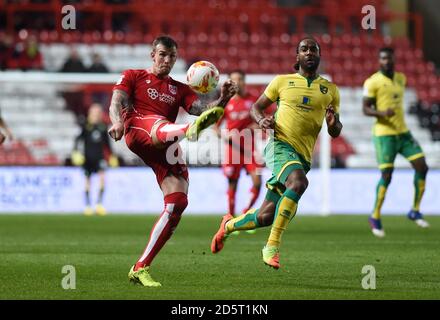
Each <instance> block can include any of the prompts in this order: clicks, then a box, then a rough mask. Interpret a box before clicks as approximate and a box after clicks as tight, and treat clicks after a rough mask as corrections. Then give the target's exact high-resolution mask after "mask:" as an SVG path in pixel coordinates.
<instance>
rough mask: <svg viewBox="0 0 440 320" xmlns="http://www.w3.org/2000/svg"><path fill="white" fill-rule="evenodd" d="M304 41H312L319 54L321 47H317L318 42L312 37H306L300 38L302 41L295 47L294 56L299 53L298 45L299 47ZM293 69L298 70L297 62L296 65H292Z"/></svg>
mask: <svg viewBox="0 0 440 320" xmlns="http://www.w3.org/2000/svg"><path fill="white" fill-rule="evenodd" d="M304 40H312V41H314V42H315V43H316V45H317V46H318V50H319V52H321V46H320V45H319V42H318V41H317V40H316V39H315V38H313V37H312V36H308V37H304V38H302V39H301V40H300V41H299V42H298V44H297V45H296V54H298V53H299V45H300V44H301V42H303V41H304ZM293 68H294V69H295V70H299V62H296V63H295V64H294V65H293Z"/></svg>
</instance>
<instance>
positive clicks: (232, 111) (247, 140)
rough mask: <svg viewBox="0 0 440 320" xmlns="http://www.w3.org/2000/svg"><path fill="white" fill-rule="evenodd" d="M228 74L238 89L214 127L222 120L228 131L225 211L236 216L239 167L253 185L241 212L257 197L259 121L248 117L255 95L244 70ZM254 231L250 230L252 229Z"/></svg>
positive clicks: (259, 180) (223, 167) (258, 184)
mask: <svg viewBox="0 0 440 320" xmlns="http://www.w3.org/2000/svg"><path fill="white" fill-rule="evenodd" d="M229 78H230V79H231V80H232V81H234V82H235V83H236V84H237V86H238V92H237V94H236V95H235V96H233V97H232V98H231V100H229V103H228V104H227V105H226V107H225V114H224V116H223V118H222V119H221V120H220V122H219V123H218V124H217V126H216V127H215V128H216V130H217V133H218V134H219V135H220V136H221V134H220V129H219V126H220V124H221V123H222V122H223V121H225V122H226V129H227V131H228V134H227V135H226V136H224V137H223V138H224V140H225V158H224V160H223V163H222V169H223V174H224V175H225V176H226V178H227V179H228V191H227V196H228V214H230V215H232V216H235V194H236V192H237V185H238V179H239V178H240V173H241V169H243V168H244V169H245V170H246V172H247V174H249V175H250V176H251V179H252V188H251V190H250V200H249V202H248V204H247V206H246V207H245V208H244V210H243V211H242V213H246V212H247V211H248V210H249V209H250V208H252V206H253V205H254V203H255V201H257V198H258V195H259V193H260V188H261V174H260V173H259V170H260V169H261V163H262V160H260V161H257V159H256V157H258V155H257V154H256V150H255V145H254V129H256V128H258V125H257V124H256V123H255V122H254V120H253V119H252V118H251V114H250V111H251V108H252V105H253V104H254V103H255V101H256V98H255V97H253V96H251V95H250V94H248V93H247V92H246V82H245V74H244V72H243V71H241V70H236V71H233V72H231V73H230V74H229ZM252 231H253V230H252Z"/></svg>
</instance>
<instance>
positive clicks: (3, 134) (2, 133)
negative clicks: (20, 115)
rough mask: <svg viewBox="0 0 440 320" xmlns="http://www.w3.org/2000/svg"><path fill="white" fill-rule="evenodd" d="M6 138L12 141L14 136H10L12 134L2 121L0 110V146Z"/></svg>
mask: <svg viewBox="0 0 440 320" xmlns="http://www.w3.org/2000/svg"><path fill="white" fill-rule="evenodd" d="M6 138H8V139H9V140H13V139H14V136H13V135H12V132H11V130H10V129H9V127H8V125H7V124H6V122H5V121H4V120H3V118H2V115H1V110H0V144H2V143H3V142H4V141H5V140H6Z"/></svg>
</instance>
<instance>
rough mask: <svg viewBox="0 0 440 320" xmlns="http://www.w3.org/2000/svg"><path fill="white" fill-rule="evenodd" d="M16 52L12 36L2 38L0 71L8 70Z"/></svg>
mask: <svg viewBox="0 0 440 320" xmlns="http://www.w3.org/2000/svg"><path fill="white" fill-rule="evenodd" d="M13 51H14V46H13V40H12V37H11V36H8V35H5V36H4V37H0V70H5V69H7V68H8V63H9V60H10V59H11V56H12V53H13Z"/></svg>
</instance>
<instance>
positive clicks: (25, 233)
mask: <svg viewBox="0 0 440 320" xmlns="http://www.w3.org/2000/svg"><path fill="white" fill-rule="evenodd" d="M155 219H156V217H154V216H125V215H109V216H106V217H84V216H80V215H1V216H0V284H1V285H0V299H170V300H173V299H194V300H198V299H439V298H440V278H439V273H438V266H439V262H440V250H438V244H439V243H440V233H439V232H438V230H439V228H440V217H428V218H427V220H428V221H429V222H430V223H431V228H429V229H420V228H418V227H417V226H416V225H415V224H414V223H413V222H411V221H409V220H407V219H406V218H405V217H404V216H385V217H384V218H383V224H384V228H385V230H386V232H387V236H386V237H385V238H384V239H377V238H375V237H374V236H373V235H372V234H371V232H370V230H369V226H368V223H367V217H366V216H329V217H317V216H297V217H296V218H295V219H294V220H293V221H292V222H291V224H290V226H289V229H288V230H287V232H286V233H285V234H284V236H283V241H282V248H281V259H280V260H281V269H280V270H273V269H270V268H268V267H267V266H265V265H264V264H263V263H262V260H261V248H262V246H263V245H264V244H265V241H266V239H267V236H268V233H269V229H268V228H263V229H259V230H258V232H257V234H254V235H249V234H246V233H243V232H242V233H241V234H240V235H239V236H231V237H230V238H229V239H228V241H227V243H226V246H225V249H224V250H223V251H222V252H220V253H219V254H216V255H213V254H211V252H210V243H211V238H212V235H213V234H214V233H215V232H216V230H217V228H218V224H219V222H220V217H219V216H215V217H213V216H189V215H186V216H184V217H183V219H182V220H181V222H180V225H179V227H178V228H177V230H176V232H175V234H174V235H173V237H172V238H171V239H170V240H169V241H168V243H167V244H166V246H165V247H164V248H163V249H162V251H161V252H160V253H159V255H158V256H157V257H156V259H155V261H154V263H153V265H152V275H153V278H154V279H155V280H157V281H160V282H161V283H162V285H163V287H161V288H144V287H141V286H135V285H132V284H130V283H129V282H128V278H127V273H128V271H129V268H130V266H131V265H132V264H133V263H134V262H135V261H136V259H137V258H138V256H139V255H140V254H141V252H142V250H143V249H144V247H145V244H146V241H147V237H148V235H149V231H150V229H151V227H152V225H153V223H154V221H155ZM64 265H73V266H74V267H75V269H76V289H75V290H64V289H63V288H62V287H61V281H62V279H63V277H64V276H65V274H63V273H62V272H61V270H62V267H63V266H64ZM364 265H373V266H374V267H375V269H376V273H377V279H376V290H364V289H362V287H361V281H362V278H363V276H364V275H363V274H362V273H361V270H362V267H363V266H364Z"/></svg>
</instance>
